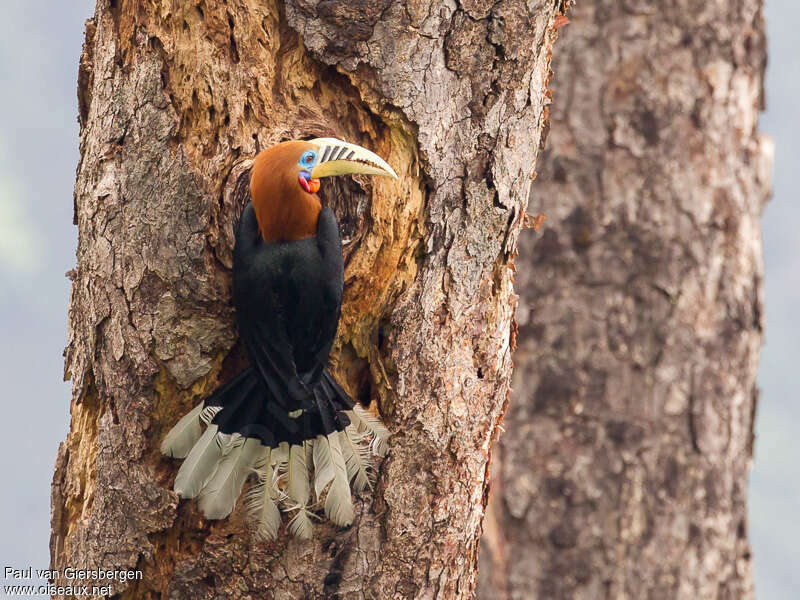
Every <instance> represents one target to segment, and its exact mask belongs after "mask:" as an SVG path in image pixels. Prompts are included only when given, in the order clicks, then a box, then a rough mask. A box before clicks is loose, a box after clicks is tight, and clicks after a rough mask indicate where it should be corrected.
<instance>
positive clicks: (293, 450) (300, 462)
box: [283, 442, 313, 539]
mask: <svg viewBox="0 0 800 600" xmlns="http://www.w3.org/2000/svg"><path fill="white" fill-rule="evenodd" d="M308 445H309V443H307V442H303V444H302V445H295V446H291V447H290V448H289V460H288V461H286V463H285V464H286V468H285V470H284V474H283V475H284V483H285V490H286V496H287V498H288V500H289V501H290V502H291V504H290V505H289V506H288V507H287V510H296V511H297V513H296V514H295V515H294V516H293V517H292V519H291V520H290V521H289V531H290V532H291V533H292V535H294V536H296V537H299V538H301V539H310V538H311V535H312V534H313V526H312V525H311V518H310V515H311V514H312V513H311V512H310V511H309V510H308V502H309V499H310V496H311V481H310V474H309V472H308V468H309V465H308V463H307V462H306V453H307V452H306V446H308Z"/></svg>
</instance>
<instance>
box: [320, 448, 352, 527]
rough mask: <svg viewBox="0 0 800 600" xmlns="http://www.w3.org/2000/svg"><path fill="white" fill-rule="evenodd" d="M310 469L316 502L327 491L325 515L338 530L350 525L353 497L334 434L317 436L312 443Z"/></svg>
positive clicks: (340, 449)
mask: <svg viewBox="0 0 800 600" xmlns="http://www.w3.org/2000/svg"><path fill="white" fill-rule="evenodd" d="M314 470H315V471H316V475H315V477H314V490H315V491H316V493H317V499H319V498H321V497H322V492H323V491H324V490H325V488H326V487H327V488H328V492H327V495H326V496H325V515H326V516H327V517H328V518H329V519H330V520H331V521H333V522H334V523H335V524H336V525H339V526H340V527H344V526H346V525H350V524H351V523H352V522H353V498H352V497H351V495H350V480H349V478H348V477H347V466H346V465H345V462H344V458H343V457H342V448H341V447H340V446H339V434H338V432H336V433H332V434H330V435H328V436H322V435H318V436H317V438H316V439H315V440H314Z"/></svg>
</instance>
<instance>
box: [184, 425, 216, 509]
mask: <svg viewBox="0 0 800 600" xmlns="http://www.w3.org/2000/svg"><path fill="white" fill-rule="evenodd" d="M222 456H223V455H222V448H221V447H220V444H219V441H218V439H217V426H216V425H209V426H208V429H206V430H205V432H204V433H203V435H201V436H200V439H199V440H197V443H196V444H195V445H194V447H193V448H192V450H191V452H189V456H187V457H186V460H184V461H183V464H182V465H181V468H180V469H179V470H178V475H177V477H175V484H174V485H173V488H174V490H175V491H176V492H177V493H178V495H179V496H180V497H181V498H194V497H195V496H197V494H199V493H200V490H202V489H203V488H204V487H205V485H206V484H207V483H208V482H209V480H210V479H211V477H212V476H213V475H214V472H215V471H216V470H217V467H218V466H219V462H220V459H221V458H222Z"/></svg>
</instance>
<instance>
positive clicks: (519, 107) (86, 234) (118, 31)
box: [51, 0, 562, 599]
mask: <svg viewBox="0 0 800 600" xmlns="http://www.w3.org/2000/svg"><path fill="white" fill-rule="evenodd" d="M561 4H562V2H560V1H559V0H551V1H549V2H538V3H529V2H525V1H523V0H500V1H499V2H495V3H492V6H491V7H489V6H488V5H487V6H484V3H480V2H475V1H474V0H470V1H467V0H463V1H462V2H461V3H460V5H459V6H458V7H455V6H456V5H455V4H454V3H451V2H445V1H443V0H442V1H439V0H436V1H434V2H429V1H427V0H426V1H424V2H423V1H416V2H399V1H394V0H378V1H375V0H369V1H368V0H358V1H351V2H344V1H341V2H338V1H331V0H323V1H313V0H312V1H308V0H287V2H286V3H285V4H283V3H276V2H274V1H270V0H259V1H255V0H229V1H227V2H223V1H222V0H195V2H192V3H188V2H167V1H161V2H140V1H136V0H99V2H98V5H97V10H96V14H95V16H94V18H93V19H91V20H90V21H89V22H88V23H87V29H86V42H85V46H84V52H83V55H82V58H81V65H80V71H79V108H80V123H81V139H80V148H81V160H80V164H79V166H78V172H77V181H76V185H75V221H76V223H77V225H78V233H79V244H78V261H77V267H76V269H75V270H74V272H72V274H71V275H72V279H73V282H74V283H73V287H72V298H71V305H70V317H69V345H68V348H67V351H66V375H67V376H68V377H71V378H72V381H73V384H74V387H73V401H72V407H71V411H72V423H71V428H70V433H69V436H68V438H67V440H66V441H65V442H64V443H63V444H62V446H61V448H60V450H59V454H58V459H57V464H56V473H55V478H54V481H53V498H52V506H53V509H52V511H53V512H52V540H51V553H52V567H53V568H54V569H58V570H61V571H62V573H60V574H59V576H57V577H55V578H54V579H55V583H56V584H59V585H67V584H68V583H71V582H70V581H69V580H67V579H66V578H65V577H64V573H63V569H65V568H66V567H77V568H88V569H118V570H122V569H139V570H141V571H142V572H143V577H142V579H139V580H134V581H128V582H126V583H124V584H123V583H121V582H112V593H113V594H119V596H118V597H120V598H137V599H141V598H181V599H183V598H252V597H258V598H276V599H278V598H286V599H288V598H322V597H324V598H335V597H339V598H431V599H432V598H447V599H451V598H469V597H471V596H472V594H473V588H474V583H475V578H476V577H475V567H476V561H477V551H478V540H479V536H480V529H481V527H480V526H481V520H482V517H483V513H484V507H485V502H486V495H487V484H488V481H487V472H488V468H487V465H488V460H489V453H490V449H491V446H492V440H493V438H494V436H495V434H496V432H497V428H498V422H499V420H500V418H501V416H502V414H503V411H504V409H505V405H506V399H507V393H508V389H509V377H510V371H511V358H510V352H511V349H512V348H513V346H514V335H515V334H514V331H515V329H514V324H513V312H514V307H515V296H514V294H513V292H512V272H511V266H512V262H513V257H514V255H515V252H516V240H517V235H518V233H519V231H520V229H521V228H522V226H523V221H524V219H523V217H524V214H525V209H526V199H527V196H528V190H529V187H530V178H531V175H532V172H533V167H534V162H535V159H536V156H537V153H538V149H539V146H540V141H541V135H542V132H543V129H544V124H545V122H546V114H545V110H544V107H545V105H546V104H547V103H549V99H548V96H547V93H546V92H547V79H548V73H549V61H550V54H551V46H552V42H553V40H554V38H555V35H556V34H555V32H554V30H553V28H552V23H553V19H554V16H555V14H556V13H557V11H559V10H561V9H562V6H561ZM454 7H455V8H454ZM324 135H333V136H337V137H341V138H344V139H348V140H350V141H353V142H356V143H361V144H362V145H364V146H366V147H369V148H371V149H373V150H375V151H376V152H378V153H379V154H381V155H382V156H384V157H386V158H387V159H388V161H389V163H391V164H392V165H393V166H394V168H395V170H397V172H398V173H399V174H400V179H399V181H397V182H393V181H389V180H387V181H376V182H372V181H366V180H353V179H350V180H346V181H344V182H343V183H340V184H335V185H332V186H329V187H328V188H327V190H326V192H327V199H328V201H329V202H330V203H331V204H332V205H333V206H334V208H335V210H336V212H337V214H338V216H339V218H340V221H341V223H342V229H343V234H344V237H345V240H346V244H345V255H346V260H347V263H346V264H347V270H346V274H345V303H344V306H343V314H342V319H341V323H340V327H339V332H338V338H337V342H336V346H335V348H334V352H333V360H334V365H333V369H334V371H335V373H336V376H337V378H338V379H339V380H340V381H342V382H343V384H344V385H345V387H347V388H348V390H349V391H350V392H351V393H352V394H353V396H354V397H356V398H357V399H358V400H360V401H362V402H365V403H371V404H372V407H373V410H378V411H379V412H380V413H381V414H382V416H383V419H384V421H385V422H386V423H387V426H388V427H389V428H390V429H391V431H392V432H393V433H394V437H393V442H392V449H391V452H390V455H389V457H388V458H387V459H386V460H385V461H384V463H383V464H382V466H381V471H380V476H379V480H378V484H377V487H376V489H375V491H374V493H371V494H368V495H366V496H365V497H363V498H362V499H361V501H360V502H359V503H358V504H357V507H356V509H357V510H356V512H357V518H356V522H355V524H354V525H353V526H352V527H351V528H349V529H347V530H337V529H335V528H332V527H330V526H326V525H317V526H316V531H315V538H314V539H313V540H312V541H309V542H301V541H298V540H295V539H291V540H289V539H287V537H286V536H283V537H281V538H280V539H279V541H277V542H275V543H269V544H264V543H259V542H257V541H255V540H254V539H253V538H252V537H251V535H250V534H249V532H248V531H247V529H246V526H245V524H244V523H243V520H242V515H241V511H240V508H237V510H236V511H235V512H234V514H233V515H232V516H231V517H230V518H228V519H225V520H222V521H216V522H209V521H206V520H204V519H202V518H201V517H200V516H199V514H198V512H197V510H196V506H195V504H194V502H180V503H179V502H178V498H177V496H176V495H175V494H174V493H173V492H172V491H171V485H172V479H173V477H174V475H175V472H176V470H177V467H178V464H177V463H176V462H174V461H171V460H169V459H166V458H164V457H162V456H161V455H160V453H159V451H158V445H159V442H160V440H161V438H162V436H163V435H164V433H165V432H166V431H167V430H168V428H169V427H171V426H172V425H173V424H174V423H175V422H176V420H177V419H178V417H179V416H181V415H182V414H184V413H185V412H186V411H187V410H189V408H190V407H192V406H193V405H194V404H195V403H196V402H198V401H199V400H200V399H201V398H202V397H203V396H204V395H205V394H207V393H209V392H210V391H211V390H213V389H214V388H215V387H216V386H217V385H218V384H219V383H221V382H223V381H225V380H227V379H228V378H230V377H231V376H232V375H233V374H235V373H236V372H237V371H238V370H239V369H240V368H241V367H242V366H243V365H244V364H245V362H246V361H245V358H244V353H243V351H242V349H241V347H240V346H239V344H238V343H237V335H236V331H235V328H234V321H233V314H232V307H231V303H230V280H231V278H230V267H231V249H232V244H233V223H234V221H235V220H236V219H237V218H238V215H239V211H240V209H241V206H242V196H243V195H242V189H246V188H243V187H242V186H243V182H244V183H246V170H247V167H248V165H249V163H248V160H249V159H251V158H252V157H253V156H254V155H255V154H256V153H257V151H258V150H259V149H261V148H264V147H267V146H269V145H271V144H273V143H276V142H278V141H280V140H283V139H291V138H299V137H305V136H324ZM323 187H324V186H323ZM334 192H335V193H334ZM72 583H74V582H72ZM56 595H57V596H59V594H56Z"/></svg>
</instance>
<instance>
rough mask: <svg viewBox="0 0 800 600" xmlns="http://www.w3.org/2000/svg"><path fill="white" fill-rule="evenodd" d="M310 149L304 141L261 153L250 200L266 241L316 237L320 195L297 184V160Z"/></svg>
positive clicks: (282, 145)
mask: <svg viewBox="0 0 800 600" xmlns="http://www.w3.org/2000/svg"><path fill="white" fill-rule="evenodd" d="M309 148H313V146H312V145H311V144H309V143H308V142H303V141H292V142H283V143H282V144H278V145H276V146H272V147H271V148H268V149H267V150H264V151H263V152H261V153H260V154H259V155H258V156H257V157H256V160H255V162H254V163H253V170H252V172H251V174H250V197H251V200H252V202H253V208H254V209H255V212H256V218H257V219H258V226H259V229H260V230H261V236H262V237H263V238H264V240H265V241H267V242H280V241H293V240H301V239H303V238H307V237H311V236H313V235H316V234H317V219H318V218H319V212H320V210H322V204H321V203H320V200H319V196H317V195H316V194H314V193H309V192H307V191H305V190H304V189H303V188H302V187H301V186H300V184H299V183H298V173H299V167H298V160H299V158H300V156H301V155H302V153H303V152H304V151H305V150H307V149H309Z"/></svg>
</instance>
